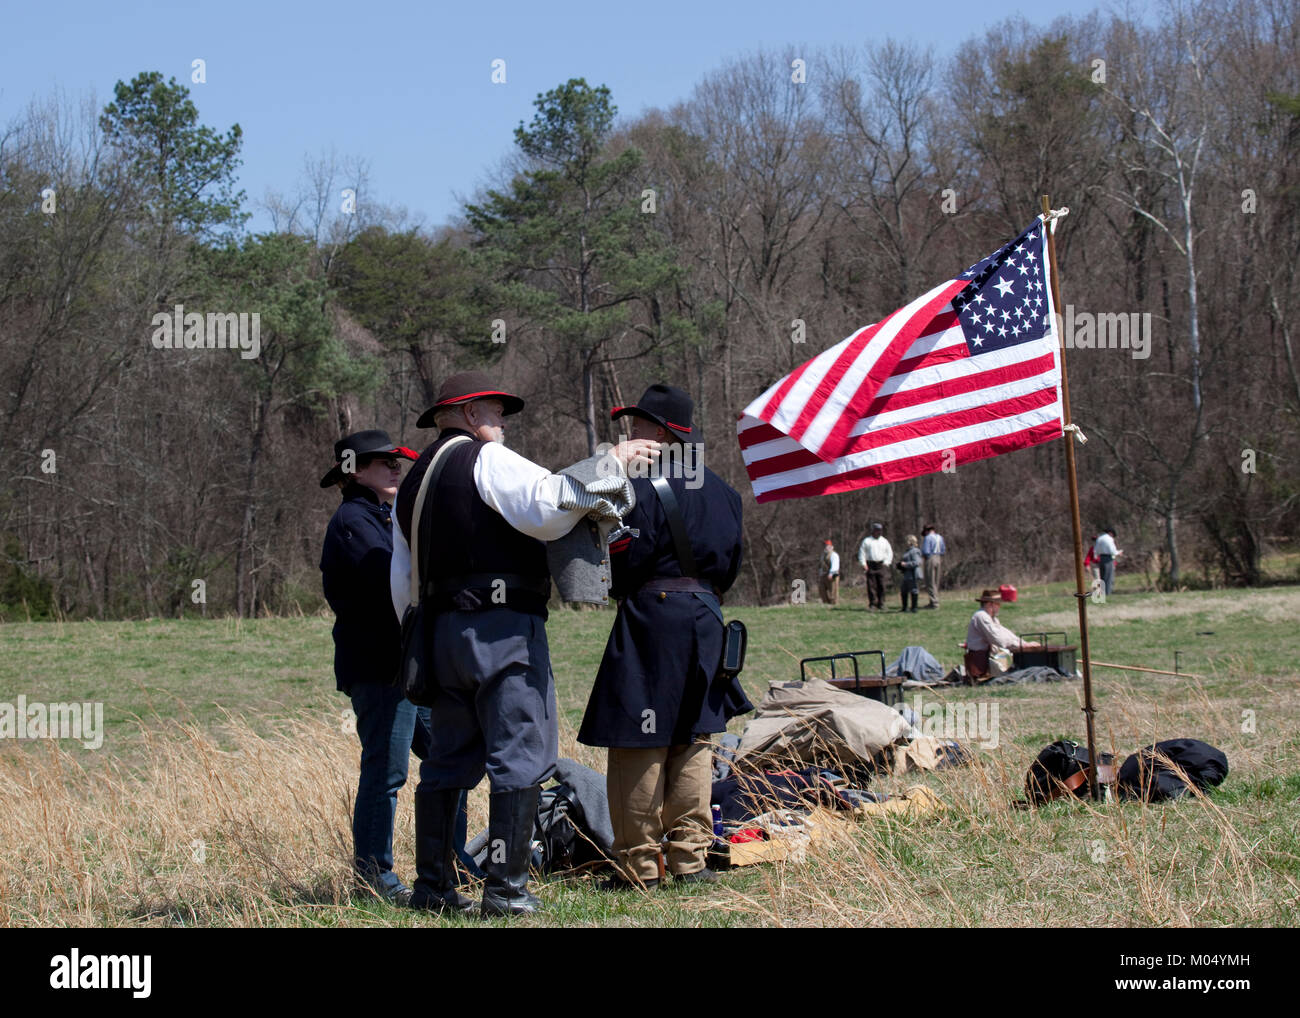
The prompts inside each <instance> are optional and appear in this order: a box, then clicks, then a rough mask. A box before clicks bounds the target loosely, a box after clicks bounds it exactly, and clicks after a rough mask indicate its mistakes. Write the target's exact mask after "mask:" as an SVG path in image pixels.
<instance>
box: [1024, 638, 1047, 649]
mask: <svg viewBox="0 0 1300 1018" xmlns="http://www.w3.org/2000/svg"><path fill="white" fill-rule="evenodd" d="M1020 649H1021V650H1042V649H1043V645H1042V644H1041V643H1037V642H1035V641H1034V640H1021V641H1020Z"/></svg>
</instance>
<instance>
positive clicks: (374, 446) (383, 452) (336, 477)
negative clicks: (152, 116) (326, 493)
mask: <svg viewBox="0 0 1300 1018" xmlns="http://www.w3.org/2000/svg"><path fill="white" fill-rule="evenodd" d="M348 450H351V451H352V455H353V456H354V457H355V458H356V462H357V466H360V465H361V461H362V460H363V459H364V458H365V457H367V456H401V457H402V458H403V459H408V460H414V459H416V458H417V457H416V454H415V450H414V449H408V448H406V446H404V445H394V444H393V440H392V439H391V438H389V437H388V432H387V431H380V430H378V429H377V428H376V429H373V430H371V431H357V432H354V433H352V434H351V435H347V436H345V437H343V438H340V439H339V440H338V441H337V442H335V443H334V465H333V466H332V467H330V469H329V473H327V474H326V475H325V476H324V477H322V478H321V479H320V486H321V487H322V488H328V487H329V486H330V485H332V484H337V483H338V482H339V481H341V480H342V479H343V469H342V466H343V454H344V453H346V452H347V451H348Z"/></svg>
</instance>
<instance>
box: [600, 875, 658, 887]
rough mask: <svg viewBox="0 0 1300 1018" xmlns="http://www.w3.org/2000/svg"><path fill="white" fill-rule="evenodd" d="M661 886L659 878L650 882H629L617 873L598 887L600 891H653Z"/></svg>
mask: <svg viewBox="0 0 1300 1018" xmlns="http://www.w3.org/2000/svg"><path fill="white" fill-rule="evenodd" d="M658 886H659V878H658V877H654V878H652V879H650V880H628V879H626V878H625V877H624V876H623V874H621V873H615V874H614V875H613V876H612V877H609V878H608V879H606V880H602V881H601V882H600V883H599V884H597V885H596V889H597V890H598V891H612V892H619V891H653V890H655V889H656V888H657V887H658Z"/></svg>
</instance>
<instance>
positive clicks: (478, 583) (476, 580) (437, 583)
mask: <svg viewBox="0 0 1300 1018" xmlns="http://www.w3.org/2000/svg"><path fill="white" fill-rule="evenodd" d="M499 583H505V585H506V590H521V591H526V592H527V593H529V594H536V595H537V596H538V597H550V596H551V581H550V579H548V578H545V577H543V578H538V577H535V576H520V575H519V574H518V573H467V574H465V575H464V576H451V577H448V578H446V579H438V580H430V581H429V584H428V593H429V594H431V595H434V596H437V595H446V594H452V595H454V594H459V593H460V592H461V591H463V590H496V589H497V584H499Z"/></svg>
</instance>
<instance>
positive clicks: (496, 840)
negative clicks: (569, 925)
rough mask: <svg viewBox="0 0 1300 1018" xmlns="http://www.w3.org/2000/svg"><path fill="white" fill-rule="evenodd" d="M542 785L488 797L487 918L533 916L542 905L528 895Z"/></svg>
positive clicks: (485, 868) (495, 793)
mask: <svg viewBox="0 0 1300 1018" xmlns="http://www.w3.org/2000/svg"><path fill="white" fill-rule="evenodd" d="M541 790H542V789H541V786H540V785H533V786H532V787H531V788H521V789H520V790H519V791H517V792H493V793H492V794H491V795H489V796H488V854H487V861H486V862H485V863H484V864H483V870H484V872H485V873H487V881H486V883H484V885H483V907H482V913H483V915H484V917H488V916H498V915H531V914H532V913H534V912H536V911H537V910H538V908H540V907H541V902H540V901H538V900H537V899H536V898H534V897H533V896H532V895H531V894H529V893H528V862H529V860H530V859H531V857H532V849H533V824H534V821H535V819H536V816H537V797H538V794H539V793H540V792H541Z"/></svg>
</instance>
